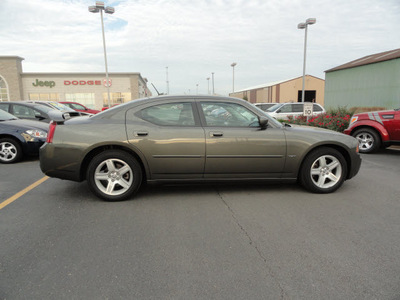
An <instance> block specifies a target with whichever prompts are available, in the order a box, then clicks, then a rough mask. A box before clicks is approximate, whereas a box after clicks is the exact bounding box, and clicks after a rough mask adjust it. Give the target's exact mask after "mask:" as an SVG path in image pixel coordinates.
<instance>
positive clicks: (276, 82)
mask: <svg viewBox="0 0 400 300" xmlns="http://www.w3.org/2000/svg"><path fill="white" fill-rule="evenodd" d="M305 76H306V77H307V76H308V77H314V78H316V79H319V80H322V81H324V79H322V78H319V77H316V76H313V75H309V74H306V75H305ZM299 78H303V76H299V77H294V78H289V79H284V80H280V81H275V82H270V83H266V84H260V85H256V86H252V87H248V88H245V89H241V90H238V91H235V92H233V93H230V94H234V93H240V92H245V91H250V90H259V89H264V88H267V87H271V86H275V85H278V84H282V83H286V82H289V81H293V80H296V79H299Z"/></svg>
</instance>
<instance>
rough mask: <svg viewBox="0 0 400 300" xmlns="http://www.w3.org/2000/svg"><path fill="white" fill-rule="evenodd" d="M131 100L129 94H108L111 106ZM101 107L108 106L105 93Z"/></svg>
mask: <svg viewBox="0 0 400 300" xmlns="http://www.w3.org/2000/svg"><path fill="white" fill-rule="evenodd" d="M130 100H132V99H131V93H110V101H111V106H112V105H115V104H121V103H125V102H128V101H130ZM103 106H104V107H107V106H108V96H107V93H103Z"/></svg>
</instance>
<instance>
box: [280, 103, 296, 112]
mask: <svg viewBox="0 0 400 300" xmlns="http://www.w3.org/2000/svg"><path fill="white" fill-rule="evenodd" d="M279 112H280V113H291V112H293V108H292V104H285V105H283V106H282V107H281V108H280V111H279Z"/></svg>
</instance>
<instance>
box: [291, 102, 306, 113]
mask: <svg viewBox="0 0 400 300" xmlns="http://www.w3.org/2000/svg"><path fill="white" fill-rule="evenodd" d="M292 109H293V112H294V113H298V112H301V113H302V112H303V104H292Z"/></svg>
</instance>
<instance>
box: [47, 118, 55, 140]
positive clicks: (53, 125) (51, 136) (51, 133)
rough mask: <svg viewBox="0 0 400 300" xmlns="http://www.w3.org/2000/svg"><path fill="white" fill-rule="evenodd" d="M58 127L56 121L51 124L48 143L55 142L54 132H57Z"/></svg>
mask: <svg viewBox="0 0 400 300" xmlns="http://www.w3.org/2000/svg"><path fill="white" fill-rule="evenodd" d="M56 126H57V123H56V122H55V121H53V122H51V123H50V125H49V132H48V133H47V140H46V142H47V143H49V144H50V143H52V142H53V136H54V132H55V131H56Z"/></svg>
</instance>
